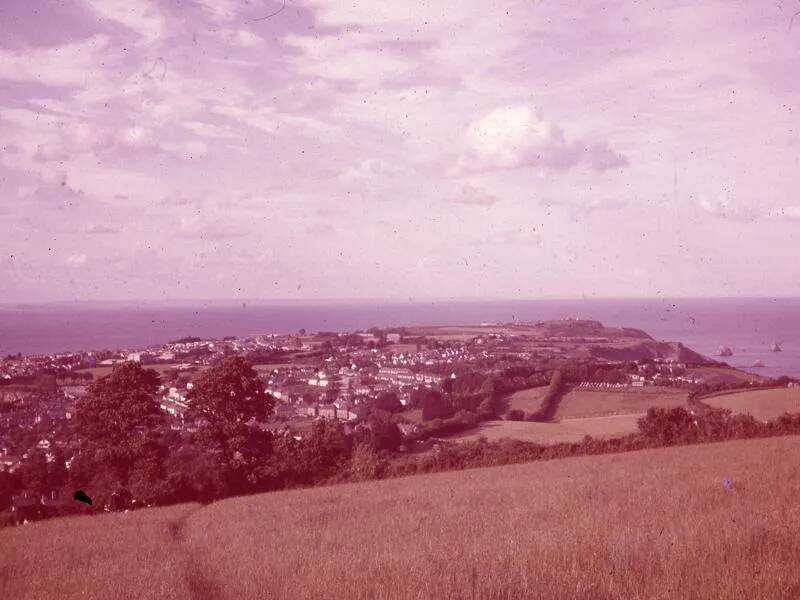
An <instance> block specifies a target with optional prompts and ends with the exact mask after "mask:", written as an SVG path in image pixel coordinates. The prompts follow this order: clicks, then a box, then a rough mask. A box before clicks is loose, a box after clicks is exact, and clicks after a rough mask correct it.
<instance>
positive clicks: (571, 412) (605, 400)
mask: <svg viewBox="0 0 800 600" xmlns="http://www.w3.org/2000/svg"><path fill="white" fill-rule="evenodd" d="M687 397H688V393H687V392H686V391H685V390H677V389H673V388H663V387H642V388H634V387H630V388H620V389H600V390H592V389H581V388H578V389H574V390H571V391H569V392H567V393H566V394H564V396H563V397H562V398H561V402H560V403H559V405H558V411H557V412H556V418H559V419H572V418H580V417H599V416H607V415H624V414H644V413H646V412H647V409H648V408H651V407H652V408H673V407H675V406H686V402H687Z"/></svg>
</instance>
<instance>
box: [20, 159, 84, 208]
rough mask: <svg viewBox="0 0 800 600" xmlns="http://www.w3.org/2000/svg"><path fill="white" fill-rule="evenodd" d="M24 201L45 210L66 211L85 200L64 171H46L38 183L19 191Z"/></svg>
mask: <svg viewBox="0 0 800 600" xmlns="http://www.w3.org/2000/svg"><path fill="white" fill-rule="evenodd" d="M19 195H20V197H21V199H22V200H30V201H32V202H35V203H37V204H38V205H39V206H40V207H43V208H54V209H59V210H60V209H64V208H66V207H68V206H69V207H72V206H75V205H76V204H77V203H78V202H79V201H81V200H83V199H84V193H83V191H82V190H79V189H76V188H74V187H72V186H71V185H70V184H69V182H68V181H67V173H66V172H65V171H62V170H49V169H48V170H45V171H43V172H42V173H40V174H39V180H38V182H37V183H35V184H32V185H28V186H23V187H22V188H20V189H19Z"/></svg>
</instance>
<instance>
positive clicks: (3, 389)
mask: <svg viewBox="0 0 800 600" xmlns="http://www.w3.org/2000/svg"><path fill="white" fill-rule="evenodd" d="M228 356H243V357H245V358H247V359H248V360H249V361H250V362H251V363H252V364H253V365H254V368H255V369H256V370H257V372H258V374H259V377H260V379H261V381H262V382H263V386H264V390H265V391H266V392H267V393H268V394H270V395H271V396H272V397H273V398H274V400H275V408H274V412H273V414H272V416H271V418H270V420H269V421H268V422H265V423H261V424H259V425H260V426H262V427H265V428H269V429H270V430H272V431H273V432H275V433H281V434H286V435H292V436H295V437H297V438H301V437H302V435H303V434H304V432H306V431H308V429H309V428H310V425H311V423H312V422H313V421H314V420H317V419H333V420H338V421H343V422H345V423H348V424H349V425H351V426H357V425H358V424H359V422H362V421H364V420H365V419H366V417H367V416H368V415H369V414H370V411H371V410H372V409H373V408H374V407H375V402H376V400H377V399H378V398H382V399H383V402H387V400H386V399H387V398H388V399H390V400H388V402H389V403H395V406H396V408H391V411H392V412H394V413H396V417H395V418H396V420H397V421H398V422H399V424H400V429H401V431H402V432H403V434H406V435H407V434H409V433H412V432H414V431H415V430H416V429H417V428H418V426H419V424H420V415H419V410H415V409H418V408H419V407H413V406H412V404H413V402H412V395H413V394H414V392H415V391H418V390H420V389H427V390H433V391H439V392H444V393H448V391H451V390H452V386H453V384H454V383H455V382H456V381H458V379H459V377H462V378H464V377H466V376H468V375H472V374H474V373H480V374H482V376H484V377H489V376H492V375H495V376H497V375H502V374H503V373H507V372H509V370H510V369H514V368H519V367H521V366H523V367H524V368H525V369H526V372H527V373H528V374H536V373H541V374H545V373H547V372H549V371H551V370H552V369H553V368H554V366H557V365H558V364H561V363H563V362H564V361H570V360H571V361H573V362H574V361H577V362H578V363H580V364H583V365H594V366H597V367H602V370H600V371H597V370H595V371H594V372H593V374H592V375H591V376H590V375H588V373H589V371H586V373H587V374H586V375H584V378H585V380H582V381H576V382H575V386H576V387H578V388H599V389H603V388H616V389H618V388H625V387H631V388H636V387H644V386H656V385H657V386H678V387H688V386H692V385H696V384H700V383H702V382H703V381H706V380H708V378H709V372H708V371H702V370H697V369H695V370H694V371H693V370H692V369H691V368H689V366H692V365H693V366H694V367H697V366H699V365H702V364H712V361H710V360H708V359H705V358H704V357H701V356H700V355H697V354H695V353H693V352H691V351H690V350H689V349H687V348H685V347H683V346H681V345H680V344H668V343H663V342H656V341H654V340H652V339H650V338H649V336H647V335H646V334H645V333H644V332H639V331H637V330H631V329H624V330H623V329H613V328H606V327H604V326H602V325H601V324H600V323H597V322H593V321H581V320H565V321H561V322H558V321H557V322H543V323H532V324H519V323H516V324H506V325H490V324H485V325H481V326H470V327H416V328H397V329H371V330H369V331H357V332H352V333H333V332H316V333H307V332H305V331H300V332H297V333H296V334H292V335H275V334H266V335H257V336H252V337H246V338H235V337H226V338H224V339H221V340H208V339H201V338H197V337H186V338H182V339H178V340H174V341H171V342H168V343H166V344H163V345H159V346H152V347H148V348H141V349H127V350H101V351H82V352H65V353H57V354H53V355H42V356H22V355H11V356H6V357H5V358H3V359H2V361H0V408H2V411H1V412H0V431H2V432H3V436H2V439H3V440H5V441H4V442H3V444H2V446H0V466H1V467H2V468H3V469H6V470H9V471H13V470H15V469H16V468H18V467H19V465H20V464H21V463H22V462H23V461H25V460H26V459H27V458H28V457H29V455H30V454H31V452H34V451H35V450H37V449H38V450H43V451H46V456H47V459H48V460H52V459H53V458H54V456H55V454H54V452H55V450H56V449H60V450H61V452H62V453H65V454H69V452H70V446H69V444H70V440H71V434H70V426H69V423H70V421H71V419H72V417H73V414H74V409H73V406H74V402H75V401H76V400H77V399H78V398H81V397H82V396H84V395H85V394H86V393H87V389H88V386H89V385H90V384H91V383H92V381H94V380H96V379H97V378H99V377H102V376H104V375H107V374H108V373H109V372H110V371H111V370H112V369H113V367H114V365H116V364H119V363H124V362H135V363H139V364H141V365H143V366H146V367H148V368H152V369H155V370H157V371H158V373H159V374H160V377H161V385H160V392H159V393H160V398H159V405H160V407H161V409H162V410H163V411H164V412H165V413H166V414H167V415H168V416H169V419H170V426H171V428H172V429H173V430H175V431H179V432H186V433H191V432H192V431H194V430H195V427H196V424H195V423H194V422H193V420H191V419H190V418H188V417H187V411H188V408H189V401H188V400H187V394H188V393H189V392H190V391H191V389H192V387H193V380H194V378H195V377H196V376H197V374H198V373H200V372H202V371H203V370H204V369H206V368H208V366H209V365H212V364H214V363H215V362H216V361H219V360H220V359H222V358H224V357H228ZM712 374H713V373H712ZM542 383H546V378H545V379H544V380H543V382H542ZM524 385H525V384H524V382H523V383H522V384H518V385H517V387H520V386H524ZM12 432H15V434H14V435H13V436H12V435H11V433H12ZM21 432H28V433H29V434H30V435H22V433H21ZM14 440H17V443H14Z"/></svg>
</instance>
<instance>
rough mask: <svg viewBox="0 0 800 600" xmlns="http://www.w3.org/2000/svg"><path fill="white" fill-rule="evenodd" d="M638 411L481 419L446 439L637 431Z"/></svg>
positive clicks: (555, 438)
mask: <svg viewBox="0 0 800 600" xmlns="http://www.w3.org/2000/svg"><path fill="white" fill-rule="evenodd" d="M641 417H642V415H641V414H632V415H610V416H604V417H590V418H583V419H564V420H563V421H552V422H546V423H537V422H533V421H484V422H483V423H481V424H480V425H479V426H478V427H476V428H475V429H471V430H469V431H467V432H465V433H462V434H457V435H454V436H450V437H448V438H447V439H449V440H464V441H475V440H477V439H478V438H481V437H484V438H486V439H487V440H489V441H495V440H500V439H503V438H510V439H514V440H522V441H524V442H534V443H536V444H557V443H560V442H580V441H581V440H583V438H584V437H586V436H587V435H590V436H592V437H595V438H608V437H616V436H621V435H627V434H629V433H636V432H637V431H638V426H637V421H638V420H639V418H641Z"/></svg>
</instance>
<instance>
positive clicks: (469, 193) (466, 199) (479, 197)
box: [449, 184, 500, 206]
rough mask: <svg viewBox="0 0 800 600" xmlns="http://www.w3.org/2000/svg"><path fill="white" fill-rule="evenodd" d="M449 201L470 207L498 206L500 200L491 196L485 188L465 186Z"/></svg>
mask: <svg viewBox="0 0 800 600" xmlns="http://www.w3.org/2000/svg"><path fill="white" fill-rule="evenodd" d="M449 200H450V202H455V203H457V204H466V205H469V206H492V205H493V204H497V202H499V201H500V198H498V197H497V196H494V195H493V194H490V193H489V192H487V191H486V190H484V189H483V188H479V187H475V186H474V185H470V184H464V185H463V186H461V189H460V190H459V191H458V192H457V193H455V194H454V195H453V196H451V197H450V198H449Z"/></svg>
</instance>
